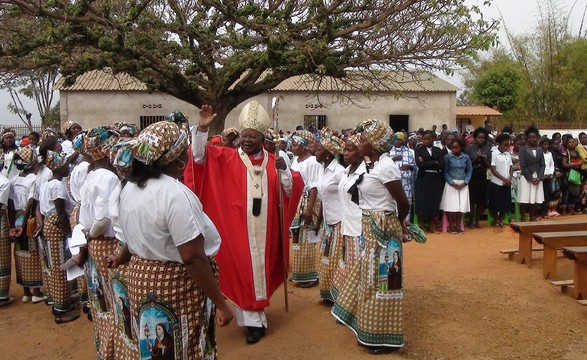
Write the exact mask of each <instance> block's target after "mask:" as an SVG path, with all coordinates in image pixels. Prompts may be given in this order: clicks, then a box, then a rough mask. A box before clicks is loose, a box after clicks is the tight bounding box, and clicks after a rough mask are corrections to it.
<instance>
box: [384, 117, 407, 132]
mask: <svg viewBox="0 0 587 360" xmlns="http://www.w3.org/2000/svg"><path fill="white" fill-rule="evenodd" d="M389 126H391V129H392V130H393V132H400V131H405V132H409V131H410V115H389Z"/></svg>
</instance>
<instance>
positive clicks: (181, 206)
mask: <svg viewBox="0 0 587 360" xmlns="http://www.w3.org/2000/svg"><path fill="white" fill-rule="evenodd" d="M120 189H121V185H120V186H118V188H117V189H116V190H115V191H114V192H113V194H112V196H111V198H110V203H111V204H112V206H111V208H112V209H111V211H110V216H111V220H112V221H113V222H114V228H115V229H120V231H121V232H122V233H123V234H124V236H123V238H119V240H121V241H125V242H126V244H127V245H128V248H129V250H130V252H131V253H132V254H134V255H136V256H138V257H140V258H143V259H146V260H155V261H173V262H177V263H183V261H182V260H181V256H180V255H179V250H178V249H177V247H178V246H180V245H183V244H185V243H187V242H189V241H191V240H193V239H195V238H196V237H198V236H199V235H203V237H204V250H205V251H206V255H208V256H214V255H216V254H217V253H218V249H220V242H221V239H220V234H218V230H216V227H215V226H214V224H213V223H212V221H211V220H210V218H209V217H208V216H207V215H206V214H205V213H204V211H203V209H202V204H201V203H200V200H198V198H197V197H196V195H195V194H194V193H193V192H192V191H191V190H190V189H188V188H187V187H186V186H185V185H184V184H182V183H181V182H180V181H178V180H176V179H173V178H171V177H169V176H167V175H161V176H160V177H159V178H158V179H149V180H148V181H147V185H146V186H145V188H143V189H141V188H139V187H138V186H137V185H136V184H134V183H132V182H127V183H126V185H125V186H124V188H123V189H122V190H120ZM116 232H117V233H118V230H117V231H116ZM118 236H119V235H118V234H117V237H118Z"/></svg>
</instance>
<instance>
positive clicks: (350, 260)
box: [330, 135, 367, 301]
mask: <svg viewBox="0 0 587 360" xmlns="http://www.w3.org/2000/svg"><path fill="white" fill-rule="evenodd" d="M359 136H360V135H350V136H349V137H348V138H347V140H346V142H345V147H344V152H343V156H344V161H345V164H348V166H347V168H346V169H345V171H344V176H343V177H342V179H341V180H340V183H339V184H338V195H339V197H340V201H341V206H340V212H341V226H340V228H341V233H342V259H341V261H339V263H338V269H337V270H336V272H335V274H334V279H333V280H332V286H331V288H330V293H331V294H332V297H333V298H334V300H335V301H336V299H337V298H338V295H339V294H340V291H341V290H342V288H343V286H344V284H345V283H346V280H347V277H348V275H349V273H350V270H351V269H352V267H353V265H354V264H355V261H356V259H357V257H358V256H359V252H360V243H361V241H360V237H361V209H360V208H359V204H358V202H359V201H358V195H359V194H358V192H357V193H356V195H357V198H356V199H355V200H356V202H354V201H353V199H352V194H351V192H352V191H350V189H351V188H352V187H353V186H355V184H356V182H357V180H358V179H359V177H360V176H361V175H362V174H364V173H365V172H366V171H367V167H366V165H365V160H364V158H363V156H361V154H360V153H359V146H360V144H361V143H360V140H359Z"/></svg>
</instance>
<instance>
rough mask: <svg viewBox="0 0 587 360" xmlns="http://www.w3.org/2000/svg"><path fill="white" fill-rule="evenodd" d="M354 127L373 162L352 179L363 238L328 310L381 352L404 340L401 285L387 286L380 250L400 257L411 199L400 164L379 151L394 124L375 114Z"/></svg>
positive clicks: (387, 146) (388, 142)
mask: <svg viewBox="0 0 587 360" xmlns="http://www.w3.org/2000/svg"><path fill="white" fill-rule="evenodd" d="M357 131H359V132H361V144H360V147H359V150H360V152H361V154H362V155H363V156H366V157H369V159H370V160H371V163H372V164H373V167H372V168H371V169H369V170H368V172H367V173H365V174H364V175H362V176H360V177H359V179H358V180H357V187H358V189H353V192H354V193H355V194H353V195H354V196H355V199H356V198H357V197H358V198H359V199H358V200H359V206H360V208H361V210H362V211H363V218H362V227H363V229H362V231H363V239H364V241H365V243H364V250H363V251H362V252H361V255H360V256H359V259H358V261H357V262H356V263H355V265H354V266H353V269H352V270H351V273H350V275H349V278H348V280H347V282H346V283H345V285H344V287H343V289H342V291H341V293H340V295H339V297H338V298H337V300H336V303H335V304H334V306H333V308H332V315H333V316H334V317H335V318H336V319H338V320H339V321H340V322H342V323H343V324H345V325H347V326H348V327H350V328H351V329H352V330H353V332H354V333H355V334H356V335H357V338H358V341H359V343H360V344H362V345H365V346H368V347H369V352H370V353H371V354H385V353H389V352H392V351H396V350H398V349H399V348H400V347H402V346H403V345H404V338H403V329H402V323H403V321H402V298H403V290H402V289H401V288H399V289H393V290H388V289H387V272H386V271H385V265H386V263H385V260H384V255H385V254H387V253H391V252H393V251H397V252H398V255H399V256H398V257H399V260H400V261H401V260H402V257H403V251H402V243H403V241H404V234H407V229H406V226H405V224H404V220H405V218H406V216H407V214H408V209H409V206H410V204H409V202H408V199H407V197H406V194H405V192H404V190H403V187H402V183H401V173H400V170H399V168H398V167H397V165H395V164H394V162H393V160H392V159H391V158H390V157H389V156H386V155H384V154H385V153H386V152H388V151H389V150H390V148H391V146H393V143H394V140H395V137H394V133H393V130H391V128H390V127H389V126H388V125H387V124H385V123H384V122H382V121H380V120H365V121H363V122H361V123H360V124H359V126H358V128H357ZM357 191H358V195H359V196H357V193H356V192H357Z"/></svg>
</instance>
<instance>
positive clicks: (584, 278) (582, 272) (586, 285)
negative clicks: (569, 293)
mask: <svg viewBox="0 0 587 360" xmlns="http://www.w3.org/2000/svg"><path fill="white" fill-rule="evenodd" d="M574 281H575V284H574V285H575V299H585V298H586V297H587V264H585V263H584V262H581V261H578V260H575V279H574Z"/></svg>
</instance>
